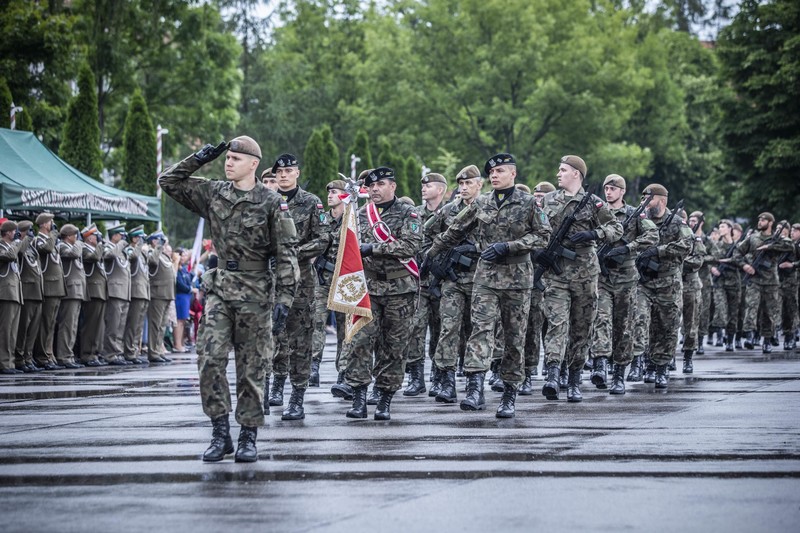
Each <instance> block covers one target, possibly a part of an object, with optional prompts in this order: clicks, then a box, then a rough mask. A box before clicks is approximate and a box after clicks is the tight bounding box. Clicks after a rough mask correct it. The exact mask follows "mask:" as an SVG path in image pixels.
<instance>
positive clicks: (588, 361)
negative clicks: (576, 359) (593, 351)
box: [583, 357, 595, 375]
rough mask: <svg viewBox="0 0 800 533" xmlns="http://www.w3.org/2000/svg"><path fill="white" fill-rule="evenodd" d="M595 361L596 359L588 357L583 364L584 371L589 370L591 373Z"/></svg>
mask: <svg viewBox="0 0 800 533" xmlns="http://www.w3.org/2000/svg"><path fill="white" fill-rule="evenodd" d="M594 360H595V358H594V357H587V358H586V361H585V362H584V363H583V369H584V370H588V371H589V372H591V371H592V370H594ZM589 375H591V374H589Z"/></svg>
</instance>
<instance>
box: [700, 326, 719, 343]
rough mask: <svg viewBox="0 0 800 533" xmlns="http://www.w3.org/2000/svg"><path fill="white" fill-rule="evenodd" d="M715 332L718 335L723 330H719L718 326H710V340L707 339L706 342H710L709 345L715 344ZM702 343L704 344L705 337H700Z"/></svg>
mask: <svg viewBox="0 0 800 533" xmlns="http://www.w3.org/2000/svg"><path fill="white" fill-rule="evenodd" d="M715 333H716V334H717V335H720V334H721V333H722V332H721V330H718V329H717V328H709V330H708V340H707V341H706V344H708V345H709V346H714V334H715ZM700 344H703V339H700Z"/></svg>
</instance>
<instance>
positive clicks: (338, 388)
mask: <svg viewBox="0 0 800 533" xmlns="http://www.w3.org/2000/svg"><path fill="white" fill-rule="evenodd" d="M331 394H333V396H334V397H336V398H341V399H343V400H348V401H349V400H352V399H353V387H351V386H350V385H348V384H347V383H345V381H344V371H342V372H339V376H338V377H337V378H336V383H334V384H333V385H332V386H331Z"/></svg>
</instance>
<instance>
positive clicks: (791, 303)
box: [781, 282, 798, 335]
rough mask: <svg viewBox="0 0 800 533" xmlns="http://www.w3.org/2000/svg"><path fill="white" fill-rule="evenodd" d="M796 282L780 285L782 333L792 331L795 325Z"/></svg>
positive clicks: (786, 333)
mask: <svg viewBox="0 0 800 533" xmlns="http://www.w3.org/2000/svg"><path fill="white" fill-rule="evenodd" d="M797 286H798V283H797V282H788V283H784V284H783V285H781V295H782V296H783V301H782V302H781V330H783V334H784V335H789V334H790V333H792V332H794V330H795V328H796V327H797Z"/></svg>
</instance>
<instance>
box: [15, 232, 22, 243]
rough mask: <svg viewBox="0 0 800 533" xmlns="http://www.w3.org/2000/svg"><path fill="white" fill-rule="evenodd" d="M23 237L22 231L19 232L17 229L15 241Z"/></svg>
mask: <svg viewBox="0 0 800 533" xmlns="http://www.w3.org/2000/svg"><path fill="white" fill-rule="evenodd" d="M21 238H22V233H20V232H19V230H16V231H15V232H14V240H15V241H18V240H20V239H21Z"/></svg>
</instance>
